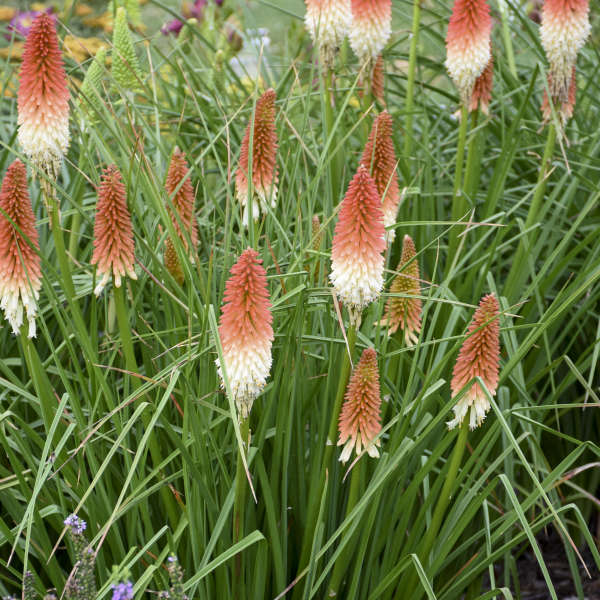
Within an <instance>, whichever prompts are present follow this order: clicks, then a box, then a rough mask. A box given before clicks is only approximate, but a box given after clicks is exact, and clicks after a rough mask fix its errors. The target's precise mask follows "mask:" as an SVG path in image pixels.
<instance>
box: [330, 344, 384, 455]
mask: <svg viewBox="0 0 600 600" xmlns="http://www.w3.org/2000/svg"><path fill="white" fill-rule="evenodd" d="M380 407H381V396H380V391H379V371H378V370H377V355H376V353H375V350H373V348H367V349H366V350H365V351H364V352H363V354H362V356H361V358H360V361H359V362H358V364H357V365H356V368H355V369H354V373H352V377H351V379H350V383H349V384H348V388H347V389H346V395H345V396H344V404H343V406H342V410H341V411H340V419H339V426H338V428H339V431H340V437H339V440H338V446H344V448H343V450H342V453H341V455H340V461H342V462H347V461H348V460H349V459H350V455H351V454H352V450H354V449H356V454H357V456H358V455H359V454H360V453H361V451H362V449H363V448H365V450H366V451H367V453H368V454H369V456H372V457H374V458H377V457H378V456H379V451H378V450H377V446H379V445H380V440H379V439H377V440H375V438H376V437H377V435H378V434H379V432H380V431H381V415H380Z"/></svg>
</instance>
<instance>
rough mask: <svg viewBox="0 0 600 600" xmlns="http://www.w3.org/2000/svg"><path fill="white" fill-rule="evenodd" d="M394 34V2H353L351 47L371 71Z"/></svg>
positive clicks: (361, 62) (378, 0) (354, 0)
mask: <svg viewBox="0 0 600 600" xmlns="http://www.w3.org/2000/svg"><path fill="white" fill-rule="evenodd" d="M391 34H392V0H352V26H351V27H350V46H351V47H352V50H353V51H354V54H356V56H357V57H358V60H359V62H360V64H361V67H362V66H366V68H367V70H368V71H370V70H371V69H372V68H373V66H374V65H375V63H376V62H377V58H378V57H379V54H380V53H381V51H382V50H383V49H384V47H385V45H386V44H387V42H388V40H389V39H390V35H391Z"/></svg>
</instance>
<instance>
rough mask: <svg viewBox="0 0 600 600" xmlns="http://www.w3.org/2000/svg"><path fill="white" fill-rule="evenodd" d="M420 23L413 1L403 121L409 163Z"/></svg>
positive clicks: (417, 5) (416, 2) (416, 1)
mask: <svg viewBox="0 0 600 600" xmlns="http://www.w3.org/2000/svg"><path fill="white" fill-rule="evenodd" d="M420 23H421V0H414V2H413V15H412V29H411V38H410V50H409V54H408V77H407V80H406V104H405V110H406V117H405V120H404V157H405V160H407V161H409V160H410V156H411V153H412V144H413V130H412V129H413V111H414V95H415V72H416V70H417V50H418V47H419V27H420Z"/></svg>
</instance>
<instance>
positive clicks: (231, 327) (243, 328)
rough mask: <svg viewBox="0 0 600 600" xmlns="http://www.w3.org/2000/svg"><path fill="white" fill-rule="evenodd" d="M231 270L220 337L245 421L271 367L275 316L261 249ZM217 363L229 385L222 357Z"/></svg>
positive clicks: (248, 252) (242, 258)
mask: <svg viewBox="0 0 600 600" xmlns="http://www.w3.org/2000/svg"><path fill="white" fill-rule="evenodd" d="M230 273H231V277H230V278H229V279H228V280H227V283H226V284H225V297H224V301H223V308H222V311H221V320H220V321H219V337H220V339H221V345H222V347H223V361H224V363H225V371H226V373H227V379H228V381H229V388H230V390H231V394H232V396H233V401H234V402H235V405H236V407H237V411H238V415H239V418H240V420H243V419H245V418H247V417H248V415H249V414H250V410H251V408H252V404H253V403H254V400H255V399H256V398H257V397H258V395H259V394H260V393H261V392H262V390H263V388H264V387H265V385H266V381H267V377H268V376H269V372H270V370H271V360H272V359H271V345H272V343H273V327H272V326H271V323H272V322H273V317H272V315H271V301H270V300H269V290H268V287H267V274H266V272H265V269H264V268H263V266H262V260H260V259H259V258H258V252H256V250H253V249H252V248H247V249H246V250H244V252H242V254H241V256H240V257H239V259H238V261H237V262H236V263H235V265H233V267H231V271H230ZM216 363H217V367H218V371H219V376H220V377H221V381H222V382H223V387H225V382H224V380H223V369H222V365H221V364H220V361H219V359H217V361H216Z"/></svg>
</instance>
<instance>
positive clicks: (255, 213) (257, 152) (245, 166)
mask: <svg viewBox="0 0 600 600" xmlns="http://www.w3.org/2000/svg"><path fill="white" fill-rule="evenodd" d="M275 99H276V95H275V90H273V89H269V90H267V91H266V92H265V93H264V94H263V95H262V96H261V97H260V98H259V99H258V101H257V102H256V110H255V111H254V117H253V118H251V119H250V122H249V123H248V126H247V127H246V133H245V135H244V139H243V140H242V149H241V152H240V162H239V166H238V169H237V172H236V176H235V193H236V196H237V199H238V200H239V202H240V204H241V205H242V207H243V208H244V215H243V221H244V224H245V225H246V226H247V225H248V223H249V221H250V220H249V216H248V194H249V193H250V184H249V180H248V174H249V169H250V138H252V188H253V190H254V194H253V197H252V218H253V219H254V220H255V221H256V220H258V217H259V215H260V211H261V210H262V212H264V213H265V214H266V213H267V203H270V204H271V207H272V208H274V207H275V198H276V196H277V164H276V163H277V133H276V131H275Z"/></svg>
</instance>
